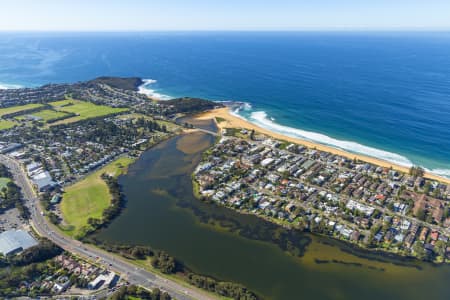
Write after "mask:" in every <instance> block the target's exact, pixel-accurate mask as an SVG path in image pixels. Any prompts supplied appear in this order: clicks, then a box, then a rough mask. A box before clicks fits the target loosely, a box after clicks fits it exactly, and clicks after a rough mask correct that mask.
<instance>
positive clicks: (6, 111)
mask: <svg viewBox="0 0 450 300" xmlns="http://www.w3.org/2000/svg"><path fill="white" fill-rule="evenodd" d="M42 106H43V104H37V103H33V104H26V105H19V106H11V107H6V108H0V117H3V116H4V115H9V114H13V113H16V112H20V111H26V110H30V109H35V108H38V107H42Z"/></svg>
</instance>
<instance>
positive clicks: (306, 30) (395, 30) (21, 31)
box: [0, 27, 450, 33]
mask: <svg viewBox="0 0 450 300" xmlns="http://www.w3.org/2000/svg"><path fill="white" fill-rule="evenodd" d="M158 32H159V33H166V32H167V33H177V32H180V33H181V32H183V33H188V32H193V33H195V32H200V33H201V32H292V33H295V32H299V33H301V32H305V33H307V32H359V33H363V32H368V33H371V32H374V33H376V32H387V33H390V32H392V33H395V32H450V27H449V28H425V27H411V28H408V27H405V28H298V29H288V28H287V29H98V30H97V29H95V30H83V29H80V30H78V29H63V30H58V29H56V30H55V29H42V30H41V29H18V30H8V29H6V30H5V29H0V33H158Z"/></svg>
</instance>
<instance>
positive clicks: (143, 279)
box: [0, 155, 214, 300]
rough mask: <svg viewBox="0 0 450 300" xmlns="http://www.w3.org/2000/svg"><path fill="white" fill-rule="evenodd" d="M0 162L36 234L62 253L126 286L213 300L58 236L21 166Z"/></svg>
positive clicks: (5, 160)
mask: <svg viewBox="0 0 450 300" xmlns="http://www.w3.org/2000/svg"><path fill="white" fill-rule="evenodd" d="M0 162H1V163H3V164H4V165H6V166H7V167H8V168H9V169H10V171H11V173H12V174H13V176H14V180H15V182H16V184H17V185H18V186H20V187H21V189H22V194H23V197H24V199H25V201H26V205H27V207H28V208H29V210H30V213H31V223H32V225H33V227H34V229H35V230H36V231H37V233H38V234H39V235H41V236H43V237H46V238H48V239H49V240H51V241H53V242H54V243H55V244H56V245H58V246H60V247H61V248H63V249H64V250H66V251H68V252H71V253H73V254H76V255H78V256H80V257H82V258H84V259H86V260H96V261H97V263H99V264H101V265H102V266H103V267H104V268H105V269H109V270H112V271H114V272H116V273H118V274H120V275H121V276H122V277H125V278H126V279H127V280H128V282H130V283H132V284H135V285H139V286H142V287H144V288H147V289H153V288H159V289H161V290H163V291H166V292H168V293H169V294H170V295H171V296H172V297H173V298H176V299H179V300H190V299H200V300H206V299H214V298H213V297H211V296H209V295H208V294H206V293H204V292H202V291H199V290H197V289H195V288H191V287H189V286H184V285H181V284H179V283H178V282H176V281H173V280H170V279H166V278H163V277H161V276H159V275H157V274H155V273H152V272H150V271H148V270H145V269H143V268H139V267H136V266H135V265H133V264H132V263H130V262H128V261H126V260H125V259H123V258H121V257H118V256H116V255H112V254H110V253H108V252H106V251H103V250H101V249H98V248H96V247H94V246H92V245H88V244H83V243H81V242H80V241H78V240H74V239H72V238H70V237H67V236H65V235H63V234H62V233H60V232H59V231H58V230H57V229H56V228H55V226H54V225H53V224H50V223H49V222H48V220H47V219H46V218H45V217H44V216H43V214H42V208H41V205H40V201H39V199H38V197H37V196H36V193H35V191H34V189H33V187H32V185H31V183H30V181H29V179H28V177H27V175H26V174H25V171H24V169H23V168H22V166H21V165H20V163H19V162H18V161H16V160H14V159H12V158H10V157H8V156H6V155H0Z"/></svg>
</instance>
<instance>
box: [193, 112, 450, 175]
mask: <svg viewBox="0 0 450 300" xmlns="http://www.w3.org/2000/svg"><path fill="white" fill-rule="evenodd" d="M217 117H218V118H222V119H224V120H225V121H222V122H219V123H218V127H219V128H220V129H223V128H245V129H250V130H252V129H253V130H255V131H257V132H259V133H263V134H265V135H268V136H271V137H273V138H275V139H279V140H285V141H289V142H291V143H296V144H300V145H304V146H306V147H309V148H316V149H318V150H321V151H325V152H330V153H333V154H336V155H341V156H344V157H347V158H350V159H354V158H356V159H358V160H361V161H365V162H368V163H371V164H374V165H378V166H382V167H385V168H391V167H392V168H393V169H394V170H397V171H401V172H404V173H408V172H409V168H408V167H404V166H400V165H397V164H393V163H391V162H388V161H385V160H382V159H378V158H374V157H370V156H366V155H362V154H355V153H350V152H346V151H343V150H339V149H336V148H333V147H329V146H326V145H322V144H318V143H314V142H310V141H306V140H303V139H300V138H294V137H290V136H287V135H283V134H280V133H276V132H273V131H270V130H268V129H265V128H262V127H260V126H258V125H255V124H253V123H250V122H248V121H246V120H244V119H242V118H239V117H236V116H234V115H232V114H231V113H230V108H229V107H224V108H218V109H214V110H210V111H208V112H205V113H202V114H199V115H198V116H196V118H197V119H200V120H202V119H212V118H217ZM425 177H426V178H429V179H432V180H437V181H440V182H443V183H446V184H450V179H449V178H444V177H441V176H437V175H434V174H430V173H425Z"/></svg>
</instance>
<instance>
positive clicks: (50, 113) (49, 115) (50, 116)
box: [32, 109, 67, 122]
mask: <svg viewBox="0 0 450 300" xmlns="http://www.w3.org/2000/svg"><path fill="white" fill-rule="evenodd" d="M32 115H33V116H35V117H38V118H41V119H42V120H43V121H44V122H47V121H51V120H54V119H58V118H62V117H64V116H66V115H67V113H65V112H62V111H56V110H51V109H44V110H41V111H38V112H35V113H33V114H32Z"/></svg>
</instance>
